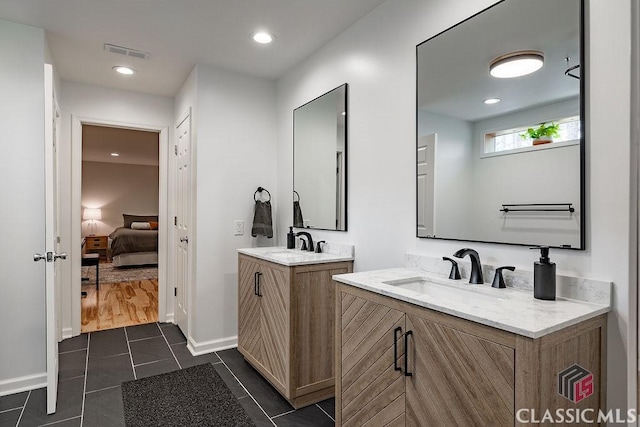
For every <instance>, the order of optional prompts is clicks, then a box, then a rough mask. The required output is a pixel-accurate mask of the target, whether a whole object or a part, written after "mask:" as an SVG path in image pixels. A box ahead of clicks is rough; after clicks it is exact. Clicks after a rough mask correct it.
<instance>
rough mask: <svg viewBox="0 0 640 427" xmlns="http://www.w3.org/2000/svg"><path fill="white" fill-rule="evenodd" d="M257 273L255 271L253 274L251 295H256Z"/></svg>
mask: <svg viewBox="0 0 640 427" xmlns="http://www.w3.org/2000/svg"><path fill="white" fill-rule="evenodd" d="M258 274H260V273H258V272H257V271H256V272H255V273H253V294H254V295H258Z"/></svg>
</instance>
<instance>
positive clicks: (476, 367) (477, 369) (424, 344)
mask: <svg viewBox="0 0 640 427" xmlns="http://www.w3.org/2000/svg"><path fill="white" fill-rule="evenodd" d="M407 330H408V331H411V332H412V334H411V335H410V337H409V339H408V348H407V350H406V351H407V357H408V358H409V359H408V367H409V372H411V376H410V377H407V387H406V393H407V396H406V399H407V414H406V415H407V425H411V426H419V425H434V426H435V425H478V426H489V425H490V426H513V423H514V396H515V394H514V383H515V376H514V350H513V349H511V348H508V347H505V346H503V345H500V344H497V343H494V342H492V341H488V340H485V339H483V338H479V337H477V336H474V335H471V334H469V333H465V332H462V331H459V330H456V329H454V328H451V327H449V326H444V325H441V324H438V323H434V322H431V321H428V320H425V319H422V318H419V317H416V316H412V315H407Z"/></svg>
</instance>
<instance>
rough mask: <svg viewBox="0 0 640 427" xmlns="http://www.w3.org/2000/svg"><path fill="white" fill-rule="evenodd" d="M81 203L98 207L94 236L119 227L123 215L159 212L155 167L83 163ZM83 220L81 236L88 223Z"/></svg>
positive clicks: (103, 234) (156, 167)
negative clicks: (100, 215) (99, 211)
mask: <svg viewBox="0 0 640 427" xmlns="http://www.w3.org/2000/svg"><path fill="white" fill-rule="evenodd" d="M82 206H83V207H90V208H94V207H99V208H100V209H101V213H102V220H99V221H96V226H97V232H96V234H97V235H99V236H100V235H102V236H108V235H109V234H111V233H112V232H113V230H115V229H116V227H122V225H123V219H122V214H125V213H126V214H133V215H157V214H158V166H147V165H129V164H120V163H102V162H82ZM90 222H91V221H82V235H83V236H85V235H86V234H87V230H88V224H89V223H90Z"/></svg>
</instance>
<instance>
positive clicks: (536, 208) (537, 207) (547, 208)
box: [500, 203, 575, 213]
mask: <svg viewBox="0 0 640 427" xmlns="http://www.w3.org/2000/svg"><path fill="white" fill-rule="evenodd" d="M563 206H564V207H563ZM514 208H515V209H514ZM500 212H504V213H508V212H572V213H573V212H575V208H574V207H573V203H522V204H509V205H505V204H503V205H502V209H500Z"/></svg>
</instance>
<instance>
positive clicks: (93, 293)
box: [81, 279, 158, 333]
mask: <svg viewBox="0 0 640 427" xmlns="http://www.w3.org/2000/svg"><path fill="white" fill-rule="evenodd" d="M82 291H83V292H87V296H86V297H82V317H81V322H82V329H81V330H82V332H83V333H86V332H95V331H101V330H104V329H114V328H121V327H123V326H133V325H140V324H144V323H152V322H157V321H158V280H157V279H151V280H133V281H129V282H122V283H105V284H103V283H100V289H99V290H97V289H96V286H95V285H82Z"/></svg>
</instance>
